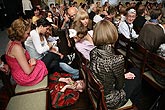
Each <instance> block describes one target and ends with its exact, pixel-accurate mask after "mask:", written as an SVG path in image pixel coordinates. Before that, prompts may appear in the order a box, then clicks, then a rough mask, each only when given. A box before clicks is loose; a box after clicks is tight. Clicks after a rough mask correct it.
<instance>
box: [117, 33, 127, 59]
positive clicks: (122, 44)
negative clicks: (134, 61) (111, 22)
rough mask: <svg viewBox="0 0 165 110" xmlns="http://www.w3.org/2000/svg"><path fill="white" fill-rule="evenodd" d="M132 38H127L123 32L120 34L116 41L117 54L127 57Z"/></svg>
mask: <svg viewBox="0 0 165 110" xmlns="http://www.w3.org/2000/svg"><path fill="white" fill-rule="evenodd" d="M129 43H130V40H129V39H127V38H126V37H125V36H124V35H123V34H119V36H118V40H117V41H116V43H115V52H116V54H122V55H123V56H124V57H126V52H127V50H128V49H129Z"/></svg>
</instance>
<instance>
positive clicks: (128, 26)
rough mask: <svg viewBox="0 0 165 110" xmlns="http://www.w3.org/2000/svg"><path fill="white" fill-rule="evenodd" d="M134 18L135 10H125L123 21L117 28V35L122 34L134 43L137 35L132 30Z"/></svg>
mask: <svg viewBox="0 0 165 110" xmlns="http://www.w3.org/2000/svg"><path fill="white" fill-rule="evenodd" d="M135 18H136V10H135V9H133V8H127V10H126V15H125V20H124V21H121V22H120V23H119V26H118V32H119V34H123V35H124V36H125V37H126V38H127V39H130V40H133V41H136V39H137V38H138V36H139V35H138V34H136V32H135V30H134V29H133V22H134V20H135Z"/></svg>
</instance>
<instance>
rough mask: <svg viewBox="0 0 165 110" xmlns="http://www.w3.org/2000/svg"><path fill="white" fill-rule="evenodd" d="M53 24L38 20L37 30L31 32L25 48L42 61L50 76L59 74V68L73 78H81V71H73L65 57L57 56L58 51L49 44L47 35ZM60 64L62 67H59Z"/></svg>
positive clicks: (45, 20) (41, 19)
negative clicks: (64, 59) (55, 73)
mask: <svg viewBox="0 0 165 110" xmlns="http://www.w3.org/2000/svg"><path fill="white" fill-rule="evenodd" d="M50 26H51V24H50V23H49V21H48V20H47V19H46V18H40V19H39V20H37V27H36V29H34V30H32V31H31V32H30V37H29V38H28V39H27V40H26V41H25V47H26V49H27V50H28V52H29V53H30V56H31V57H33V58H36V59H41V60H42V61H43V62H44V63H45V65H46V67H47V69H48V71H49V73H50V74H52V73H54V72H59V71H60V70H59V69H60V68H59V66H60V67H61V68H62V69H63V70H64V71H66V72H68V73H70V74H72V75H73V78H74V79H76V78H79V70H77V69H73V68H72V67H70V66H69V65H68V64H66V62H65V61H63V55H62V54H57V51H56V49H55V48H53V46H52V45H51V44H48V42H47V40H46V38H45V33H46V32H47V31H48V30H49V28H50ZM59 62H60V65H59Z"/></svg>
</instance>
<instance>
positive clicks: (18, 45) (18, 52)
mask: <svg viewBox="0 0 165 110" xmlns="http://www.w3.org/2000/svg"><path fill="white" fill-rule="evenodd" d="M30 27H31V25H30V22H27V21H25V20H23V19H16V20H15V21H14V22H13V23H12V24H11V27H10V28H8V30H7V32H8V37H9V39H10V41H9V42H8V44H7V48H6V54H5V57H6V61H7V64H8V65H9V67H10V69H11V74H12V77H13V78H14V80H15V81H16V83H17V84H19V85H22V86H32V85H35V84H37V83H39V82H40V81H42V80H43V78H44V77H45V76H46V75H47V74H48V71H47V68H46V66H45V64H44V63H43V62H42V61H41V60H36V59H35V58H30V55H29V53H28V52H27V51H26V50H25V49H24V48H23V46H22V42H24V41H25V40H26V39H27V37H28V36H29V33H30Z"/></svg>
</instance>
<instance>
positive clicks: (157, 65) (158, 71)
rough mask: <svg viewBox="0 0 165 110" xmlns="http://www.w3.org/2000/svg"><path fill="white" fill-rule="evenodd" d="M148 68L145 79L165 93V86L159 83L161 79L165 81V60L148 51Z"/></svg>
mask: <svg viewBox="0 0 165 110" xmlns="http://www.w3.org/2000/svg"><path fill="white" fill-rule="evenodd" d="M146 67H147V68H148V71H146V72H145V73H144V75H143V77H144V78H145V79H146V81H148V82H149V83H150V84H151V85H152V86H153V87H154V88H156V89H157V90H158V91H160V92H162V91H164V90H165V85H162V84H160V83H159V81H160V80H161V79H159V78H162V79H164V81H165V59H164V58H163V57H161V56H159V55H157V54H155V53H151V52H149V51H148V54H147V62H146ZM157 78H158V79H157Z"/></svg>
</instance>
